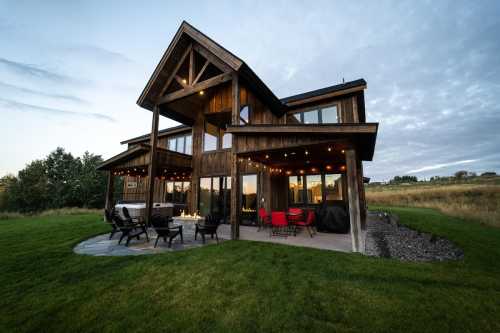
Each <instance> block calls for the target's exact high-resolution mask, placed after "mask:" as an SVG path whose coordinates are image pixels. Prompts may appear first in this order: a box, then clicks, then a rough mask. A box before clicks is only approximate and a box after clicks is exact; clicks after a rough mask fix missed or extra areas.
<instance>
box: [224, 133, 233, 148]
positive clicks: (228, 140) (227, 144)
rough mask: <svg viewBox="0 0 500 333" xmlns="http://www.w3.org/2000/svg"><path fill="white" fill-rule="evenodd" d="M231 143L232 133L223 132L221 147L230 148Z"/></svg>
mask: <svg viewBox="0 0 500 333" xmlns="http://www.w3.org/2000/svg"><path fill="white" fill-rule="evenodd" d="M232 143H233V135H232V134H231V133H224V135H223V136H222V148H223V149H226V148H231V146H232Z"/></svg>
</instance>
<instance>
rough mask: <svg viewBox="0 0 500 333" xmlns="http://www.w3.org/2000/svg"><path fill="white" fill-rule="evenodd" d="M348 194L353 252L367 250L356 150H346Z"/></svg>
mask: <svg viewBox="0 0 500 333" xmlns="http://www.w3.org/2000/svg"><path fill="white" fill-rule="evenodd" d="M345 160H346V175H347V196H348V200H349V202H348V203H349V220H350V222H351V239H352V251H353V252H361V253H364V252H365V241H364V235H363V231H362V230H361V212H360V205H359V185H358V180H359V178H358V176H357V162H356V151H355V150H354V149H346V150H345Z"/></svg>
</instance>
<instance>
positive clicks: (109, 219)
mask: <svg viewBox="0 0 500 333" xmlns="http://www.w3.org/2000/svg"><path fill="white" fill-rule="evenodd" d="M113 210H114V209H112V210H109V209H104V222H106V224H109V226H110V227H111V232H110V234H109V239H111V238H113V236H114V235H115V233H117V232H119V231H120V229H119V228H118V226H117V225H116V223H115V221H113Z"/></svg>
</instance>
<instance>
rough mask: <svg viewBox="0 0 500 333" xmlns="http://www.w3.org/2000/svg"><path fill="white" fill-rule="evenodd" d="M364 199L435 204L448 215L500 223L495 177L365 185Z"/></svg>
mask: <svg viewBox="0 0 500 333" xmlns="http://www.w3.org/2000/svg"><path fill="white" fill-rule="evenodd" d="M478 178H479V177H478ZM366 199H367V202H368V206H371V205H384V206H403V207H427V208H435V209H438V210H440V211H441V212H443V213H446V214H448V215H452V216H457V217H463V218H468V219H474V220H477V221H479V222H481V223H483V224H487V225H491V226H495V227H500V183H499V181H498V178H492V179H489V180H488V179H487V180H481V179H476V180H471V181H468V182H457V183H449V182H444V183H416V184H413V185H384V186H367V188H366Z"/></svg>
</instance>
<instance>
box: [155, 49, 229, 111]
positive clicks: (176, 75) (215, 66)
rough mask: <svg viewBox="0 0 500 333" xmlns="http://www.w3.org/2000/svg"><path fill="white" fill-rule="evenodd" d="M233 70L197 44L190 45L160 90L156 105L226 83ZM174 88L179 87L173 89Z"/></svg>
mask: <svg viewBox="0 0 500 333" xmlns="http://www.w3.org/2000/svg"><path fill="white" fill-rule="evenodd" d="M232 72H233V70H232V69H231V68H230V67H229V66H228V65H226V64H225V63H224V62H223V61H221V60H219V59H218V58H217V57H216V56H214V55H213V54H212V53H210V52H209V51H208V50H206V49H205V48H203V47H202V46H201V45H198V44H190V45H189V47H188V48H187V49H186V50H185V51H184V53H183V54H182V56H181V57H180V59H179V61H178V63H177V64H176V65H175V67H174V69H173V71H172V73H171V74H170V76H169V77H168V79H167V82H166V84H165V86H164V88H163V89H162V90H161V94H160V96H161V97H160V98H159V100H158V105H162V104H166V103H169V102H172V101H175V100H178V99H181V98H184V97H187V96H189V95H192V94H195V93H199V92H202V91H204V90H206V89H209V88H211V87H214V86H216V85H219V84H221V83H224V82H227V81H229V80H231V79H232ZM175 87H179V88H178V89H175Z"/></svg>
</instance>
